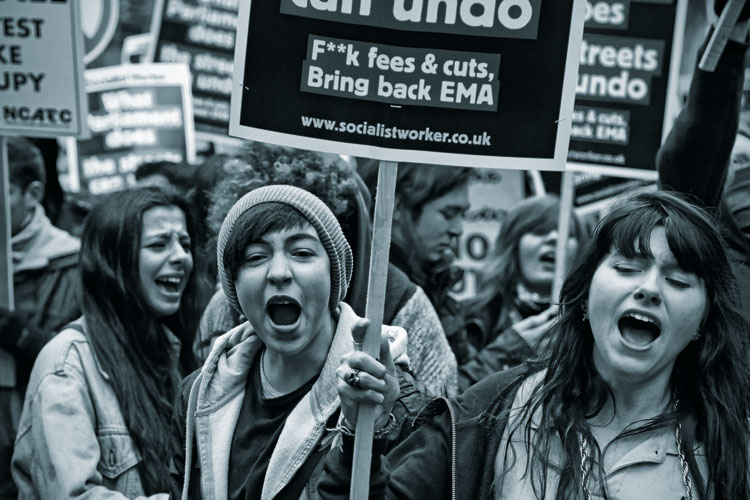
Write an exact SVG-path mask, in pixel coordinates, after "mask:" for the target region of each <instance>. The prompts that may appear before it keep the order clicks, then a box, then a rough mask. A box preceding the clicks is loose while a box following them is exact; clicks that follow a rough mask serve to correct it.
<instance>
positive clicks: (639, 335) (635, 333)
mask: <svg viewBox="0 0 750 500" xmlns="http://www.w3.org/2000/svg"><path fill="white" fill-rule="evenodd" d="M617 326H618V327H619V329H620V335H622V338H623V339H625V340H626V341H627V342H628V343H629V344H631V345H633V346H636V347H646V346H648V345H650V344H651V343H652V342H653V341H655V340H656V339H657V338H659V335H661V326H660V324H659V320H658V319H656V318H655V317H653V316H650V315H648V314H644V313H640V312H627V313H625V314H624V315H623V316H622V317H621V318H620V319H619V321H618V322H617Z"/></svg>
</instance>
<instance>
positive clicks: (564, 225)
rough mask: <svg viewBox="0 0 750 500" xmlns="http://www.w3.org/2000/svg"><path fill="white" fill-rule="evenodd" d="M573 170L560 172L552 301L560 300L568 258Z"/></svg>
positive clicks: (554, 302)
mask: <svg viewBox="0 0 750 500" xmlns="http://www.w3.org/2000/svg"><path fill="white" fill-rule="evenodd" d="M573 175H575V174H574V173H573V172H569V171H565V172H563V173H562V187H561V188H560V215H559V216H558V221H557V248H556V249H555V280H554V282H553V283H552V295H551V297H552V303H553V304H556V303H558V302H559V300H560V289H561V288H562V284H563V280H564V279H565V261H566V259H567V258H568V256H567V252H568V235H569V234H570V213H571V212H572V210H573V192H574V186H573Z"/></svg>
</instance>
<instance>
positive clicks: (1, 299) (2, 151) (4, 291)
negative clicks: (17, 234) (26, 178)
mask: <svg viewBox="0 0 750 500" xmlns="http://www.w3.org/2000/svg"><path fill="white" fill-rule="evenodd" d="M9 172H10V165H9V164H8V139H7V138H6V137H4V136H0V207H2V209H3V213H2V215H1V216H0V217H2V219H1V220H0V306H2V307H4V308H6V309H8V310H9V311H12V310H13V309H14V303H13V261H12V259H11V255H12V254H11V245H10V237H11V234H10V233H11V229H10V180H9Z"/></svg>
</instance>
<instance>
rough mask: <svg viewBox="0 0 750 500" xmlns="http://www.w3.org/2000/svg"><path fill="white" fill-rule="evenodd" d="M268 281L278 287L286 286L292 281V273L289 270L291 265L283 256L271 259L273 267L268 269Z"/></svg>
mask: <svg viewBox="0 0 750 500" xmlns="http://www.w3.org/2000/svg"><path fill="white" fill-rule="evenodd" d="M268 281H270V282H271V283H273V284H274V285H276V286H281V285H285V284H287V283H289V282H291V281H292V271H291V269H289V263H288V262H287V260H286V258H284V257H283V256H281V255H275V256H273V257H272V258H271V265H270V267H269V268H268Z"/></svg>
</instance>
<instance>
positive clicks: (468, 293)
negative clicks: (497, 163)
mask: <svg viewBox="0 0 750 500" xmlns="http://www.w3.org/2000/svg"><path fill="white" fill-rule="evenodd" d="M476 173H477V177H478V178H477V179H475V180H472V182H471V183H469V200H470V201H471V206H470V207H469V211H468V212H467V213H466V217H465V218H464V223H463V234H462V235H461V237H460V238H459V243H458V252H457V254H458V255H457V256H458V259H457V261H456V264H457V265H458V266H459V267H460V268H461V270H462V271H463V277H462V279H461V281H460V282H459V283H458V284H457V287H456V288H454V289H453V290H452V292H453V295H454V296H455V298H456V299H458V300H465V299H469V298H471V297H473V296H474V295H475V294H476V291H477V278H478V275H479V273H480V272H481V271H483V270H486V269H487V266H488V264H489V261H490V258H491V256H492V248H493V246H494V245H495V240H497V236H498V234H499V233H500V228H501V223H502V219H503V217H505V214H506V213H507V212H508V210H510V209H511V208H513V206H514V205H515V204H516V203H518V202H519V201H520V200H522V199H523V198H524V197H525V188H524V185H525V173H526V172H525V171H523V170H496V169H477V172H476Z"/></svg>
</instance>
